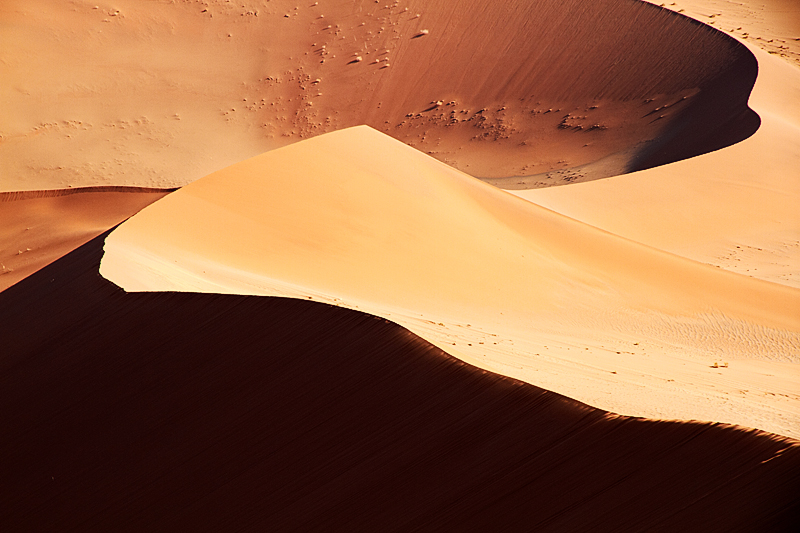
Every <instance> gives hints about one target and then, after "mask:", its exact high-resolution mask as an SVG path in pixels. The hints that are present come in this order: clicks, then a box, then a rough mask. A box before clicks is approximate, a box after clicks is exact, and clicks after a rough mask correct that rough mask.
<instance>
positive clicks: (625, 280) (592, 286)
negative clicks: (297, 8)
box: [101, 127, 800, 436]
mask: <svg viewBox="0 0 800 533" xmlns="http://www.w3.org/2000/svg"><path fill="white" fill-rule="evenodd" d="M105 250H106V254H105V256H104V259H103V263H102V265H101V273H102V274H103V275H104V276H105V277H107V278H109V279H110V280H112V281H113V282H115V283H117V284H118V285H120V286H121V287H123V288H125V289H126V290H128V291H143V290H144V291H152V290H159V291H163V290H179V291H201V292H231V293H242V294H262V295H287V296H293V297H301V298H312V299H317V300H320V301H326V302H330V303H335V304H337V305H344V306H347V307H353V308H358V309H361V310H363V311H366V312H369V313H372V314H376V315H379V316H384V317H387V318H391V319H392V320H394V321H396V322H398V323H400V324H402V325H404V326H406V327H408V328H409V329H411V330H412V331H414V332H416V333H418V334H420V335H422V336H423V337H424V338H426V339H429V340H431V341H432V342H434V343H436V344H437V345H439V346H441V347H443V348H445V349H447V350H448V351H449V352H450V353H454V354H455V355H458V356H460V357H462V358H464V359H465V360H467V361H470V362H474V363H475V364H478V365H479V366H482V367H484V368H487V369H491V370H495V371H498V372H501V373H504V374H508V375H511V376H514V377H519V378H521V379H524V380H526V381H530V382H532V383H536V384H538V385H540V386H543V387H546V388H549V389H551V390H554V391H557V392H560V393H563V394H566V395H568V396H570V397H573V398H576V399H578V400H581V401H584V402H587V403H589V404H591V405H595V406H598V407H601V408H604V409H609V410H612V411H616V412H619V413H624V414H632V415H641V416H650V417H661V418H683V419H704V420H718V421H724V422H731V423H737V424H743V425H747V426H751V427H758V428H761V429H766V430H769V431H774V432H776V433H781V434H784V435H791V436H797V435H800V422H799V421H800V418H799V417H798V416H797V415H798V414H800V397H798V395H797V394H796V391H797V390H798V386H800V374H798V372H797V371H796V370H795V369H796V368H797V366H796V363H798V362H800V361H799V358H798V350H799V349H800V316H798V314H797V313H796V310H797V309H798V306H800V291H798V290H796V289H791V288H788V287H784V286H780V285H776V284H772V283H767V282H763V281H760V280H754V279H750V278H747V277H745V276H740V275H737V274H733V273H730V272H727V271H724V270H721V269H717V268H713V267H710V266H707V265H702V264H699V263H695V262H692V261H689V260H687V259H682V258H679V257H677V256H674V255H670V254H667V253H664V252H661V251H658V250H655V249H652V248H649V247H646V246H643V245H640V244H636V243H633V242H631V241H627V240H625V239H622V238H619V237H616V236H613V235H611V234H608V233H605V232H603V231H600V230H598V229H595V228H592V227H590V226H587V225H584V224H582V223H580V222H576V221H574V220H571V219H569V218H566V217H564V216H562V215H558V214H556V213H553V212H552V211H548V210H546V209H543V208H541V207H538V206H535V205H533V204H531V203H529V202H526V201H524V200H521V199H519V198H517V197H515V196H513V195H511V194H508V193H506V192H504V191H501V190H498V189H496V188H494V187H492V186H490V185H487V184H484V183H482V182H480V181H478V180H475V179H474V178H471V177H469V176H467V175H465V174H463V173H460V172H458V171H456V170H454V169H452V168H450V167H448V166H446V165H444V164H442V163H440V162H438V161H436V160H434V159H433V158H431V157H429V156H427V155H425V154H422V153H421V152H418V151H416V150H414V149H413V148H410V147H408V146H406V145H404V144H402V143H400V142H399V141H395V140H393V139H391V138H389V137H387V136H385V135H383V134H381V133H379V132H376V131H375V130H372V129H370V128H367V127H357V128H351V129H348V130H342V131H339V132H334V133H331V134H327V135H324V136H320V137H316V138H314V139H310V140H307V141H303V142H301V143H297V144H294V145H291V146H288V147H285V148H282V149H279V150H276V151H273V152H269V153H266V154H263V155H261V156H258V157H255V158H252V159H250V160H247V161H244V162H242V163H238V164H236V165H234V166H232V167H229V168H227V169H225V170H223V171H220V172H217V173H214V174H212V175H210V176H208V177H206V178H203V179H201V180H198V181H196V182H194V183H192V184H190V185H188V186H186V187H185V188H183V189H181V190H180V191H178V192H176V193H173V194H172V195H170V196H168V197H166V198H164V199H163V200H161V201H159V202H157V203H155V204H153V205H152V206H150V207H148V208H146V209H145V210H144V211H142V212H141V213H140V214H139V215H137V216H135V217H133V218H132V219H130V220H129V221H128V222H126V223H125V224H123V225H122V226H120V228H118V229H117V230H115V231H114V232H113V233H112V234H111V235H110V236H109V238H108V239H107V241H106V246H105ZM715 362H718V363H723V362H727V363H729V366H728V368H711V367H712V365H713V364H714V363H715Z"/></svg>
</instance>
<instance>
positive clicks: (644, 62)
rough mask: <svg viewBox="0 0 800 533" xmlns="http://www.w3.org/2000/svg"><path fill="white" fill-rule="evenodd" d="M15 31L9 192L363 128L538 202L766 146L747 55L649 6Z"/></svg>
mask: <svg viewBox="0 0 800 533" xmlns="http://www.w3.org/2000/svg"><path fill="white" fill-rule="evenodd" d="M0 17H2V19H3V20H4V21H5V23H6V28H7V29H6V30H5V31H4V35H5V36H6V38H7V39H8V40H12V41H13V44H14V46H8V47H5V48H4V51H3V52H1V53H0V54H1V55H0V58H2V59H3V61H2V63H0V72H2V76H3V78H4V79H5V80H9V83H7V84H6V85H5V88H4V89H2V90H3V95H4V98H3V99H2V100H0V101H2V102H3V104H2V107H1V108H0V111H1V112H2V115H3V116H4V117H6V119H5V121H4V124H3V126H2V129H1V130H0V136H1V137H0V139H2V142H0V161H3V163H4V167H5V172H4V175H3V176H2V181H1V182H0V189H2V190H25V189H49V188H66V187H68V186H73V187H77V186H89V185H98V184H101V185H102V184H108V183H112V184H119V183H125V184H127V185H137V186H146V187H174V186H181V185H185V184H186V183H189V182H191V181H193V180H195V179H198V178H201V177H202V176H204V175H206V174H208V173H210V172H212V171H215V170H218V169H220V168H223V167H225V166H227V165H229V164H232V163H235V162H237V161H240V160H242V159H246V158H248V157H251V156H254V155H257V154H259V153H261V152H264V151H266V150H268V149H273V148H276V147H280V146H284V145H286V144H289V143H292V142H295V141H297V140H300V139H304V138H308V137H313V136H315V135H319V134H321V133H325V132H330V131H333V130H337V129H343V128H347V127H351V126H356V125H360V124H367V125H370V126H372V127H374V128H375V129H378V130H379V131H382V132H384V133H387V134H389V135H391V136H393V137H395V138H397V139H399V140H401V141H403V142H405V143H408V144H410V145H412V146H414V147H416V148H418V149H420V150H422V151H424V152H426V153H429V154H431V155H433V156H434V157H436V158H438V159H440V160H442V161H444V162H446V163H448V164H449V165H451V166H454V167H456V168H458V169H460V170H463V171H466V172H468V173H470V174H471V175H474V176H479V177H484V178H510V177H513V178H518V179H506V180H505V181H499V182H496V183H497V184H499V185H500V186H503V187H505V188H531V187H543V186H548V185H554V184H564V183H570V182H577V181H585V180H589V179H596V178H600V177H607V176H612V175H616V174H620V173H623V172H628V171H631V170H639V169H643V168H648V167H652V166H654V165H661V164H664V163H668V162H671V161H676V160H679V159H683V158H686V157H691V156H694V155H697V154H701V153H704V152H707V151H710V150H715V149H718V148H720V147H722V146H726V145H728V144H730V143H733V142H736V141H738V140H741V139H743V138H746V137H747V136H749V135H750V134H752V133H753V132H754V131H755V130H756V129H757V127H758V116H757V115H756V114H755V113H753V112H752V111H751V110H750V109H749V108H748V107H747V97H748V94H749V93H750V89H751V87H752V85H753V82H754V80H755V78H756V72H757V64H756V61H755V59H754V58H753V57H752V54H750V52H749V51H748V50H747V49H746V48H745V47H744V46H742V45H741V44H739V43H738V42H737V41H736V40H735V39H732V38H731V37H729V36H727V35H725V34H723V33H721V32H718V31H716V30H714V29H712V28H710V27H709V26H706V25H704V24H700V23H698V22H697V21H694V20H692V19H689V18H686V17H684V16H682V15H679V14H676V13H673V12H671V11H669V10H667V9H662V8H660V7H657V6H653V5H651V4H648V3H645V2H640V1H638V0H594V1H592V2H585V1H582V0H536V1H520V0H496V1H493V2H473V1H471V0H469V1H468V0H424V1H423V0H403V1H399V2H392V3H389V4H381V3H378V4H375V3H374V2H370V1H367V0H358V1H352V2H322V3H318V4H316V5H312V3H310V2H309V3H303V2H300V3H298V2H293V1H287V0H280V1H278V0H273V1H266V0H262V1H247V2H240V3H236V2H234V3H231V2H226V1H223V0H209V1H205V2H203V3H198V2H194V1H188V0H184V1H176V2H170V3H166V2H161V3H153V2H149V3H142V2H139V1H134V0H119V1H117V2H115V3H114V5H113V6H111V5H106V4H103V5H99V4H96V3H94V2H88V1H75V2H71V3H64V2H54V1H52V0H25V1H21V0H13V1H9V2H4V3H3V6H2V7H0ZM422 30H425V32H424V33H423V32H422ZM199 36H202V38H198V37H199ZM415 37H417V38H415ZM698 50H702V53H698ZM356 57H358V58H361V59H362V60H361V61H355V58H356ZM96 65H113V66H114V68H103V69H99V70H98V69H97V68H96Z"/></svg>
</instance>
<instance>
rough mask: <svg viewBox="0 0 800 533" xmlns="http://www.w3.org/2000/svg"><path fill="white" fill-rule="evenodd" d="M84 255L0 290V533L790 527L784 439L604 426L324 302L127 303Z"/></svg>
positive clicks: (594, 415) (790, 464)
mask: <svg viewBox="0 0 800 533" xmlns="http://www.w3.org/2000/svg"><path fill="white" fill-rule="evenodd" d="M101 245H102V239H101V238H98V239H95V240H94V241H92V242H90V243H89V244H87V245H85V246H83V247H82V248H80V249H78V250H76V251H75V252H73V253H71V254H69V255H68V256H66V257H64V258H62V259H61V260H59V261H57V262H56V263H54V264H52V265H50V266H48V267H46V268H45V269H44V270H42V271H41V272H39V273H37V274H34V275H33V276H31V277H29V278H28V279H26V280H24V281H22V282H21V283H19V284H18V285H16V286H14V287H11V288H10V289H8V290H7V291H5V292H3V293H1V294H0V323H2V324H3V325H4V327H6V328H7V332H6V333H5V334H4V335H3V353H4V356H3V358H2V359H0V385H2V386H0V426H2V428H3V433H4V437H3V438H2V439H0V456H2V457H3V475H2V476H0V500H1V501H2V502H3V509H4V510H3V512H2V513H0V529H2V530H3V531H5V532H11V531H31V530H37V531H67V530H73V529H76V530H84V531H85V530H97V531H120V530H136V531H174V530H176V529H178V530H191V531H220V530H226V531H228V530H237V531H264V530H269V531H288V530H298V531H331V530H343V531H412V530H458V531H495V530H506V531H517V530H534V531H588V530H592V531H615V532H619V531H642V530H653V529H659V528H661V529H664V530H669V531H676V530H687V529H688V530H698V529H702V530H714V531H716V530H723V531H732V530H744V531H756V530H769V531H791V530H792V529H793V528H794V526H796V524H797V520H798V513H799V512H800V508H798V502H797V499H796V497H795V495H796V494H797V492H796V489H797V488H798V484H799V483H800V447H798V443H797V441H793V440H791V439H785V438H781V437H778V436H775V435H769V434H765V433H761V432H757V431H752V430H750V431H748V430H744V429H742V428H736V427H731V426H724V425H716V424H699V423H675V422H655V421H649V420H641V419H629V418H625V417H618V416H613V415H609V414H607V413H604V412H603V411H599V410H597V409H593V408H591V407H588V406H586V405H583V404H580V403H578V402H575V401H573V400H569V399H567V398H564V397H563V396H559V395H557V394H553V393H551V392H546V391H544V390H542V389H539V388H536V387H533V386H530V385H527V384H523V383H520V382H518V381H515V380H512V379H509V378H505V377H502V376H499V375H496V374H491V373H486V372H483V371H481V370H479V369H477V368H475V367H472V366H470V365H466V364H464V363H463V362H461V361H459V360H457V359H455V358H453V357H450V356H448V355H447V354H445V353H443V352H442V351H441V350H439V349H437V348H435V347H433V346H431V345H430V344H428V343H426V342H424V341H423V340H422V339H420V338H419V337H417V336H415V335H413V334H411V333H409V332H408V331H407V330H405V329H403V328H401V327H398V326H397V325H396V324H392V323H390V322H388V321H385V320H382V319H379V318H375V317H371V316H368V315H365V314H363V313H358V312H354V311H350V310H346V309H340V308H335V307H331V306H327V305H322V304H319V303H314V302H304V301H299V300H290V299H283V298H265V297H253V296H234V295H215V294H175V293H170V294H165V293H147V294H125V293H123V292H122V291H120V290H119V289H118V288H116V287H115V286H113V285H112V284H111V283H109V282H107V281H106V280H104V279H102V278H101V277H100V276H98V274H97V268H98V263H99V261H100V254H101Z"/></svg>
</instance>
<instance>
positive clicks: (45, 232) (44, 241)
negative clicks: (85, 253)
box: [0, 187, 169, 291]
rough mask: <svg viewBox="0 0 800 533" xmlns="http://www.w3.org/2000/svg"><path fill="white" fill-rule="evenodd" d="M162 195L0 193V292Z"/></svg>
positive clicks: (125, 191)
mask: <svg viewBox="0 0 800 533" xmlns="http://www.w3.org/2000/svg"><path fill="white" fill-rule="evenodd" d="M168 192H169V191H165V190H149V189H136V188H131V187H108V188H88V189H66V190H60V191H59V190H51V191H29V192H22V193H0V291H2V290H5V289H6V288H8V287H10V286H11V285H13V284H14V283H17V282H18V281H19V280H21V279H23V278H25V277H26V276H29V275H30V274H32V273H33V272H36V271H37V270H39V269H40V268H42V267H43V266H45V265H46V264H48V263H50V262H52V261H55V260H56V259H58V258H59V257H61V256H63V255H64V254H66V253H67V252H69V251H70V250H74V249H75V248H77V247H78V246H80V245H81V244H83V243H85V242H87V241H89V240H90V239H92V238H94V237H96V236H98V235H100V234H101V233H103V232H104V231H106V230H107V229H109V228H111V227H113V226H115V225H117V224H119V223H120V222H122V221H123V220H125V219H126V218H128V217H129V216H131V215H133V214H134V213H136V212H138V211H139V210H140V209H142V208H143V207H144V206H146V205H149V204H151V203H153V202H155V201H156V200H158V199H159V198H162V197H163V196H164V195H165V194H167V193H168Z"/></svg>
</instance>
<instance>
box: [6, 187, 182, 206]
mask: <svg viewBox="0 0 800 533" xmlns="http://www.w3.org/2000/svg"><path fill="white" fill-rule="evenodd" d="M177 190H178V188H177V187H173V188H170V189H153V188H149V187H127V186H124V185H105V186H96V187H78V188H75V189H45V190H40V191H11V192H0V202H14V201H17V200H32V199H35V198H58V197H61V196H69V195H72V194H86V193H103V192H127V193H153V194H161V193H164V194H166V193H170V192H175V191H177Z"/></svg>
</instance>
